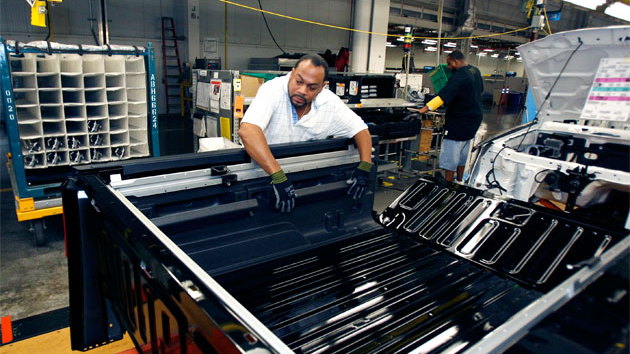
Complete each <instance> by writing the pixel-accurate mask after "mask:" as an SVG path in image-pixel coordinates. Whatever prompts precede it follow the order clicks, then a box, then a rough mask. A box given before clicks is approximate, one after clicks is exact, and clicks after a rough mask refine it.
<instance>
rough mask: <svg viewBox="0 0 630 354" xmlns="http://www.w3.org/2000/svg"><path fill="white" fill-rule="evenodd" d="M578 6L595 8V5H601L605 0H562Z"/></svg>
mask: <svg viewBox="0 0 630 354" xmlns="http://www.w3.org/2000/svg"><path fill="white" fill-rule="evenodd" d="M564 1H566V2H570V3H571V4H575V5H578V6H582V7H586V8H587V9H591V10H595V9H597V6H600V5H602V4H603V3H605V2H606V0H564Z"/></svg>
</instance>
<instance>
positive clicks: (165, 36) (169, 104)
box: [162, 17, 182, 113]
mask: <svg viewBox="0 0 630 354" xmlns="http://www.w3.org/2000/svg"><path fill="white" fill-rule="evenodd" d="M162 59H163V63H164V94H165V95H166V113H171V112H172V113H178V112H179V109H180V93H179V91H180V88H179V80H180V77H181V74H182V64H181V61H180V59H179V48H178V47H177V34H176V33H175V22H174V20H173V18H172V17H162Z"/></svg>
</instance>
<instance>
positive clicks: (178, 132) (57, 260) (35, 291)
mask: <svg viewBox="0 0 630 354" xmlns="http://www.w3.org/2000/svg"><path fill="white" fill-rule="evenodd" d="M520 122H521V117H520V112H518V111H517V112H509V111H508V112H506V111H504V110H497V108H496V107H494V108H492V109H489V110H487V111H486V112H485V113H484V123H483V124H484V125H483V127H482V129H485V131H486V133H485V136H486V137H490V136H493V135H496V134H497V133H499V132H500V131H503V130H505V129H507V128H510V127H513V126H515V125H518V124H520ZM191 131H192V128H191V127H190V124H189V121H188V120H186V119H182V118H179V117H174V116H171V117H161V118H160V146H161V151H162V155H170V154H178V153H185V152H191V151H192V134H191ZM0 151H1V152H2V166H0V187H1V189H0V190H1V193H0V208H1V209H0V210H1V212H2V214H1V215H0V317H2V316H7V315H8V316H11V317H12V319H14V320H16V319H23V318H26V317H29V316H33V315H36V314H41V313H44V312H48V311H52V310H56V309H60V308H65V307H67V306H68V279H67V262H66V258H65V254H64V242H63V226H62V222H61V217H49V218H47V219H46V224H47V229H46V235H47V237H48V245H46V246H44V247H35V246H34V240H33V236H32V234H31V233H30V232H29V230H28V228H29V225H28V223H18V222H17V220H16V217H15V209H14V205H13V195H12V192H11V189H10V184H9V180H8V176H7V170H6V167H5V163H6V156H5V154H6V152H7V151H8V141H7V137H6V134H5V132H4V130H2V131H1V132H0ZM412 183H413V179H405V180H402V181H401V182H400V183H397V184H396V189H393V188H383V187H379V189H378V191H377V193H376V196H375V205H374V209H375V210H377V211H382V210H383V209H384V208H385V207H386V206H387V205H389V204H390V203H391V202H392V201H393V200H394V199H395V198H396V197H397V196H398V195H400V193H401V190H402V189H403V188H404V187H405V186H408V185H411V184H412Z"/></svg>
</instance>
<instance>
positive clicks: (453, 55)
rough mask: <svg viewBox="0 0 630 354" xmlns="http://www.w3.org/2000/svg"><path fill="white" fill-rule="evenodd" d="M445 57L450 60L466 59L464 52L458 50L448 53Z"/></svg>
mask: <svg viewBox="0 0 630 354" xmlns="http://www.w3.org/2000/svg"><path fill="white" fill-rule="evenodd" d="M447 57H448V58H450V59H451V60H466V57H465V56H464V53H462V52H461V51H459V50H454V51H453V52H452V53H448V55H447Z"/></svg>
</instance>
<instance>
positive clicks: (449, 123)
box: [438, 65, 483, 141]
mask: <svg viewBox="0 0 630 354" xmlns="http://www.w3.org/2000/svg"><path fill="white" fill-rule="evenodd" d="M482 93H483V80H482V79H481V73H480V72H479V69H477V68H476V67H474V66H472V65H467V66H464V67H461V68H459V69H457V70H456V71H455V72H454V73H453V76H451V78H450V79H449V80H448V82H447V83H446V86H444V88H443V89H441V90H440V92H439V93H438V96H440V98H442V101H444V103H446V122H445V128H446V131H447V133H446V138H448V139H451V140H460V141H461V140H469V139H472V138H474V137H475V134H476V133H477V129H479V125H481V119H482V117H483V111H482V106H481V94H482Z"/></svg>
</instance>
